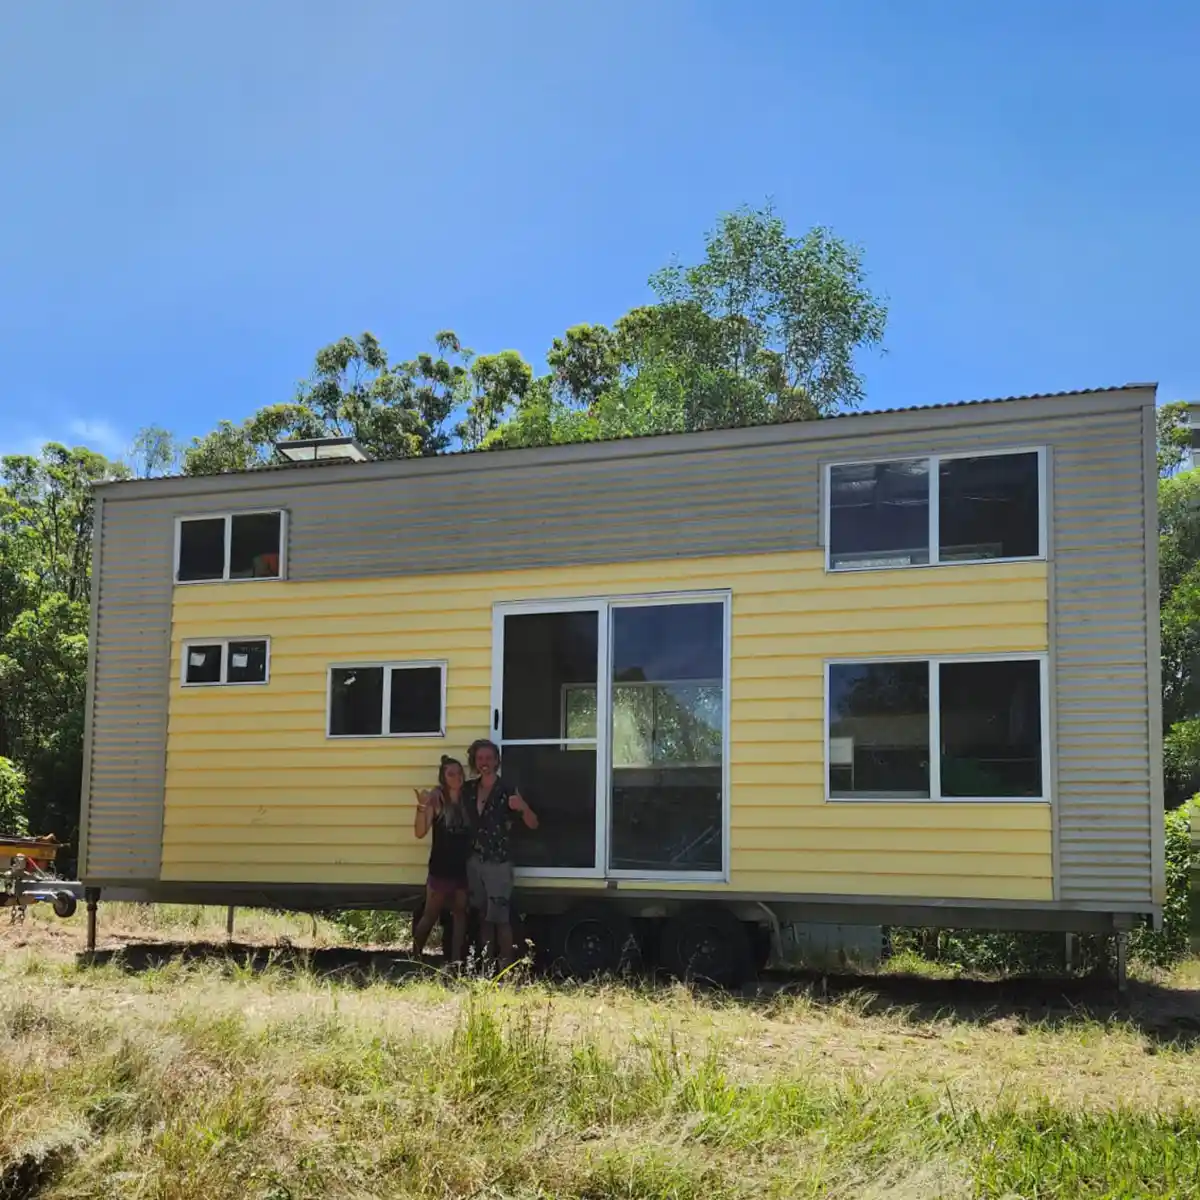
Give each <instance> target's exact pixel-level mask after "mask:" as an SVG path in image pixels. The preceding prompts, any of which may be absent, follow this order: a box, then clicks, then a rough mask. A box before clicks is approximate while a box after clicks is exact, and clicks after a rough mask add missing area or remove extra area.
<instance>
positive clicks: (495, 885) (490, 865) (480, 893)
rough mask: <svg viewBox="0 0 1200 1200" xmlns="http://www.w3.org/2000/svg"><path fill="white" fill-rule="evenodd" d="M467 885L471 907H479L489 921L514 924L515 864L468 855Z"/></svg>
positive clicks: (497, 923) (493, 923)
mask: <svg viewBox="0 0 1200 1200" xmlns="http://www.w3.org/2000/svg"><path fill="white" fill-rule="evenodd" d="M467 887H468V889H469V890H470V893H471V907H472V908H477V909H479V911H480V913H481V914H482V916H483V919H484V921H486V922H487V923H488V924H489V925H511V924H512V911H511V910H512V893H513V865H512V863H510V862H502V863H495V862H484V861H483V860H482V859H481V858H477V857H476V856H475V855H471V857H470V858H468V859H467Z"/></svg>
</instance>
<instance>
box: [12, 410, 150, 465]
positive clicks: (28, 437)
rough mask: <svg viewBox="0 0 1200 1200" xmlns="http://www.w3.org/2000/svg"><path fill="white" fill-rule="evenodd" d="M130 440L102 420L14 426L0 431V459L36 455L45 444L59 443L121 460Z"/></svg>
mask: <svg viewBox="0 0 1200 1200" xmlns="http://www.w3.org/2000/svg"><path fill="white" fill-rule="evenodd" d="M130 441H131V439H130V438H127V437H125V436H124V435H123V434H122V433H121V432H120V431H119V430H118V429H117V427H116V426H115V425H113V423H112V422H111V421H107V420H105V419H104V418H103V417H93V418H77V419H75V420H71V421H68V422H67V424H66V428H65V429H64V428H62V427H58V428H54V427H51V428H49V429H47V428H46V427H45V426H43V425H32V424H21V423H14V424H11V425H7V426H6V427H3V428H0V457H3V456H4V455H6V454H32V455H35V456H36V455H38V454H40V453H41V451H42V447H43V446H44V445H45V444H46V443H47V442H61V443H63V444H64V445H67V446H86V447H87V448H88V449H89V450H96V451H98V452H99V453H101V454H103V455H104V456H105V457H106V458H123V457H124V456H125V455H126V454H127V453H128V452H129V443H130Z"/></svg>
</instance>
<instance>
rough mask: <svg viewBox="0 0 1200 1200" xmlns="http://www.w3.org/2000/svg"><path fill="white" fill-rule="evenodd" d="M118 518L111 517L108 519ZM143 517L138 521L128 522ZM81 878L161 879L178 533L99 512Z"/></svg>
mask: <svg viewBox="0 0 1200 1200" xmlns="http://www.w3.org/2000/svg"><path fill="white" fill-rule="evenodd" d="M114 510H115V511H114ZM138 515H140V516H141V517H142V519H135V520H130V519H129V518H130V517H131V516H134V517H136V516H138ZM99 536H100V537H101V538H102V539H103V548H102V569H101V577H100V579H99V581H98V583H97V586H98V587H99V606H98V612H97V629H96V646H95V650H94V653H95V656H96V658H95V701H94V705H93V713H92V737H91V775H90V796H89V802H88V808H87V848H86V861H85V862H84V864H83V866H82V868H81V873H82V875H83V877H84V879H85V880H98V881H109V880H135V879H137V880H141V879H157V878H158V874H159V860H160V858H161V846H162V816H163V781H164V778H165V774H166V769H165V768H166V736H167V700H168V690H167V682H168V670H169V668H168V666H167V662H166V658H167V653H168V649H167V648H168V646H169V644H170V631H171V579H170V576H171V564H172V561H173V553H174V544H173V543H174V525H173V523H172V522H171V521H170V520H163V519H160V518H158V517H153V516H151V515H150V514H145V513H144V514H134V513H131V512H128V511H126V508H125V507H124V506H121V505H116V504H105V505H104V520H103V525H102V528H101V530H100V533H99Z"/></svg>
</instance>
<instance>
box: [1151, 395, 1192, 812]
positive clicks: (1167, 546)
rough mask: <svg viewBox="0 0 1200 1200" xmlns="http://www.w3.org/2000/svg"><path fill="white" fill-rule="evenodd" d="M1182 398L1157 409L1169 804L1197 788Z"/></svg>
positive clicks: (1188, 473)
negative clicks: (1180, 402)
mask: <svg viewBox="0 0 1200 1200" xmlns="http://www.w3.org/2000/svg"><path fill="white" fill-rule="evenodd" d="M1186 412H1187V406H1186V405H1184V404H1165V405H1163V406H1162V407H1161V408H1160V409H1159V410H1158V414H1157V416H1158V469H1159V475H1160V479H1159V484H1158V529H1159V542H1158V563H1159V568H1158V578H1159V604H1160V607H1161V610H1162V689H1163V729H1164V731H1165V733H1164V738H1163V773H1164V777H1165V784H1166V793H1167V804H1168V806H1171V807H1174V806H1175V805H1178V804H1181V803H1183V801H1184V800H1186V799H1187V798H1188V797H1190V796H1193V795H1195V794H1196V792H1197V791H1200V470H1196V469H1194V468H1193V469H1188V470H1182V469H1181V468H1182V467H1183V464H1184V463H1185V462H1186V461H1187V458H1188V449H1189V448H1190V445H1191V431H1190V429H1189V427H1188V426H1187V424H1186V423H1185V420H1184V417H1185V414H1186Z"/></svg>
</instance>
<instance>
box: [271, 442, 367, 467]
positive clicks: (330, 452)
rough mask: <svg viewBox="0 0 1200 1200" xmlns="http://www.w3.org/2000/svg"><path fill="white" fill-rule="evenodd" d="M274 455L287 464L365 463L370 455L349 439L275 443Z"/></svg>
mask: <svg viewBox="0 0 1200 1200" xmlns="http://www.w3.org/2000/svg"><path fill="white" fill-rule="evenodd" d="M275 453H276V454H278V455H279V457H280V458H282V459H285V460H286V461H287V462H293V463H305V462H335V461H336V462H367V461H369V459H370V457H371V456H370V455H369V454H368V453H367V452H366V451H365V450H364V449H363V448H362V447H361V446H360V445H359V444H358V443H357V442H356V441H355V440H354V439H353V438H349V437H327V438H298V439H294V440H291V441H286V442H276V443H275Z"/></svg>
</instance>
